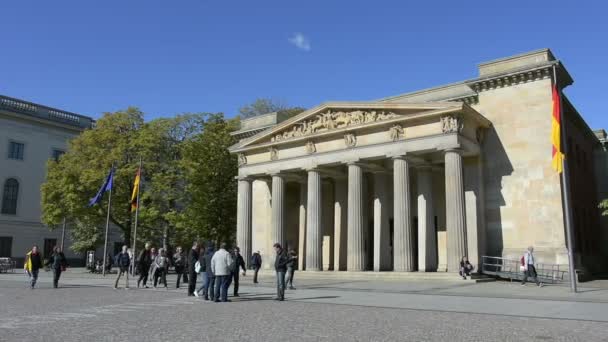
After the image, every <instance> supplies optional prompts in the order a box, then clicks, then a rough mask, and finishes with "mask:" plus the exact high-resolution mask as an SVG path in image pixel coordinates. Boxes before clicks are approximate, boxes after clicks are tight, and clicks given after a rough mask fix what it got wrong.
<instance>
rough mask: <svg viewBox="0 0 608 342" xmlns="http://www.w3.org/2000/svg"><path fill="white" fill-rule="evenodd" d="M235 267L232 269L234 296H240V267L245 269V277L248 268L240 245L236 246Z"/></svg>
mask: <svg viewBox="0 0 608 342" xmlns="http://www.w3.org/2000/svg"><path fill="white" fill-rule="evenodd" d="M233 254H234V255H233V256H232V257H233V260H234V269H233V270H232V277H233V278H234V296H235V297H238V296H239V267H240V268H241V269H243V277H244V276H245V272H246V268H245V260H243V256H242V255H241V249H240V248H238V247H234V253H233Z"/></svg>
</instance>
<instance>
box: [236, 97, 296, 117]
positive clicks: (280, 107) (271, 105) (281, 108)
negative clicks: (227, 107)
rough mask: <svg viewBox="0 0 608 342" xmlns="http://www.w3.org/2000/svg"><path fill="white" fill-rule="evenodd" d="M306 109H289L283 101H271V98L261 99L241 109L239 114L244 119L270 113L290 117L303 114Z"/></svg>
mask: <svg viewBox="0 0 608 342" xmlns="http://www.w3.org/2000/svg"><path fill="white" fill-rule="evenodd" d="M302 111H304V108H300V107H289V106H287V105H286V104H285V103H283V102H282V101H278V100H274V99H270V98H259V99H257V100H255V101H254V102H253V103H251V104H249V105H245V106H243V107H241V108H240V109H239V113H240V116H241V118H242V119H247V118H252V117H254V116H258V115H264V114H268V113H273V112H278V114H279V115H282V116H285V117H290V116H293V115H295V114H298V113H301V112H302Z"/></svg>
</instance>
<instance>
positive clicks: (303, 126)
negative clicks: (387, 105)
mask: <svg viewBox="0 0 608 342" xmlns="http://www.w3.org/2000/svg"><path fill="white" fill-rule="evenodd" d="M396 117H399V115H398V114H395V113H393V112H386V111H375V110H370V111H365V110H353V111H334V112H332V111H331V110H328V111H327V112H325V113H320V114H317V115H316V116H315V118H312V119H308V120H305V121H302V122H297V123H294V124H293V126H291V127H290V128H288V129H286V130H285V131H283V132H281V133H278V134H275V135H274V136H273V137H272V138H271V139H270V141H271V142H275V141H283V140H287V139H291V138H296V137H301V136H305V135H310V134H314V133H318V132H324V131H330V130H333V129H339V128H344V127H349V126H355V125H360V124H365V123H371V122H376V121H384V120H388V119H393V118H396Z"/></svg>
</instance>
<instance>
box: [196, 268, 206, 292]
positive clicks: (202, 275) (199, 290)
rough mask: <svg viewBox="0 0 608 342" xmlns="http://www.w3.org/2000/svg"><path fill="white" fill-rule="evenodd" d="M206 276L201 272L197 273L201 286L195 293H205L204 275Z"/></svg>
mask: <svg viewBox="0 0 608 342" xmlns="http://www.w3.org/2000/svg"><path fill="white" fill-rule="evenodd" d="M206 274H207V272H201V273H199V275H200V277H201V279H200V281H201V285H200V286H199V287H198V288H197V289H196V293H200V292H201V291H203V292H205V275H206Z"/></svg>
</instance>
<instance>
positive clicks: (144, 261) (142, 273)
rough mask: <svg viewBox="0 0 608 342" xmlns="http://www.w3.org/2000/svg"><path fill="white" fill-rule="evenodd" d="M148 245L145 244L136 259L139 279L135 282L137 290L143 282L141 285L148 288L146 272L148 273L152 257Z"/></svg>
mask: <svg viewBox="0 0 608 342" xmlns="http://www.w3.org/2000/svg"><path fill="white" fill-rule="evenodd" d="M150 247H151V246H150V243H146V245H145V248H144V250H143V251H141V253H139V257H138V258H137V270H138V271H139V279H138V280H137V288H139V285H140V283H141V282H142V280H143V285H144V287H145V288H148V285H147V282H148V272H149V271H150V265H152V255H151V252H150Z"/></svg>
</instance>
